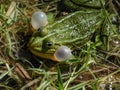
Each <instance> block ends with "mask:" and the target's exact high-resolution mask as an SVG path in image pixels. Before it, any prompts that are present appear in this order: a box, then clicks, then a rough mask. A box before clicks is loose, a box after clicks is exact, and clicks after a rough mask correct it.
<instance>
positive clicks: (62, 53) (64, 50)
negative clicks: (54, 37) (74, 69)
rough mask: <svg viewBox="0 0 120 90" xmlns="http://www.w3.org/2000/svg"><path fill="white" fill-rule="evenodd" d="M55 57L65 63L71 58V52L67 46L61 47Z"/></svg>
mask: <svg viewBox="0 0 120 90" xmlns="http://www.w3.org/2000/svg"><path fill="white" fill-rule="evenodd" d="M54 55H55V57H56V58H57V59H59V60H61V61H64V60H66V59H69V58H70V56H71V50H70V48H68V47H67V46H61V47H59V48H58V49H57V50H56V52H55V54H54Z"/></svg>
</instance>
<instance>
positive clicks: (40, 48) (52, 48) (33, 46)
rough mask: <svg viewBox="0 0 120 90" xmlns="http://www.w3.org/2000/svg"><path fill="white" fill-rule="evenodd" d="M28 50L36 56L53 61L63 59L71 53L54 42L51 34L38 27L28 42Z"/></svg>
mask: <svg viewBox="0 0 120 90" xmlns="http://www.w3.org/2000/svg"><path fill="white" fill-rule="evenodd" d="M28 47H29V50H30V51H31V52H32V53H33V54H35V55H36V56H38V57H42V58H47V59H51V60H54V61H58V62H59V61H64V60H66V59H68V58H69V57H70V55H71V50H70V49H69V48H68V47H66V46H62V45H60V44H58V43H56V42H55V38H52V35H51V34H47V33H46V32H45V30H41V29H39V30H38V31H37V32H35V33H34V34H33V36H32V37H31V38H30V41H29V43H28Z"/></svg>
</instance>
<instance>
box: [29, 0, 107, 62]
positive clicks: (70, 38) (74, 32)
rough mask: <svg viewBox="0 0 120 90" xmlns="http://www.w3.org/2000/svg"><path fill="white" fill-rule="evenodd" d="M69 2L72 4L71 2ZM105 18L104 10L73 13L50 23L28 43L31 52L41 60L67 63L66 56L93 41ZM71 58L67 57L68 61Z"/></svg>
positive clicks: (40, 29) (39, 30)
mask: <svg viewBox="0 0 120 90" xmlns="http://www.w3.org/2000/svg"><path fill="white" fill-rule="evenodd" d="M67 1H69V2H70V3H71V0H67ZM75 1H77V0H75ZM82 1H84V0H82ZM85 1H88V0H85ZM89 1H91V2H90V3H92V2H93V3H94V2H96V0H89ZM97 1H98V0H97ZM98 4H100V3H98ZM98 4H96V5H98ZM86 5H87V4H86ZM86 5H85V6H86ZM88 5H89V4H88ZM98 6H100V5H98ZM95 7H96V6H95ZM92 8H93V6H92ZM104 18H105V17H104V14H103V10H101V9H97V10H93V9H92V10H80V11H75V12H72V13H70V14H69V15H67V16H65V17H62V18H60V19H59V20H57V21H55V22H54V23H52V24H51V23H50V24H47V25H46V26H44V27H42V28H39V29H38V31H36V32H35V33H34V34H33V35H32V37H31V38H30V41H29V43H28V47H29V50H30V51H31V52H32V53H33V54H34V55H36V56H38V57H41V58H46V59H50V60H53V61H58V62H61V61H65V59H66V58H64V57H65V56H70V55H72V53H70V51H71V52H72V51H73V50H74V49H75V48H78V47H81V46H83V45H85V44H86V43H87V42H88V41H89V40H90V39H91V37H92V36H93V33H94V32H95V31H96V30H97V29H98V28H99V27H100V24H101V23H102V21H103V19H104ZM61 46H62V47H61ZM64 46H65V47H67V48H65V47H64ZM60 47H61V48H60ZM64 48H65V49H66V50H64ZM60 49H63V50H60ZM59 50H60V51H59ZM56 53H57V54H58V55H56ZM67 53H68V54H67ZM69 53H70V54H69ZM66 54H67V55H66ZM59 55H61V58H59ZM62 55H63V60H62ZM69 58H70V57H67V59H69Z"/></svg>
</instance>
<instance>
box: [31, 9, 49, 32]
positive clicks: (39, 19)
mask: <svg viewBox="0 0 120 90" xmlns="http://www.w3.org/2000/svg"><path fill="white" fill-rule="evenodd" d="M47 23H48V20H47V16H46V14H45V13H44V12H42V11H37V12H35V13H34V14H33V15H32V18H31V24H32V26H33V28H34V29H36V30H37V29H39V28H41V27H43V26H46V25H47Z"/></svg>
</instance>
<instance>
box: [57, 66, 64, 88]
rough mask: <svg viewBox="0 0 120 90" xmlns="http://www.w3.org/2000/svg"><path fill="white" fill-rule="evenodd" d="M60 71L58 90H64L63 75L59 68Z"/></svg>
mask: <svg viewBox="0 0 120 90" xmlns="http://www.w3.org/2000/svg"><path fill="white" fill-rule="evenodd" d="M57 70H58V86H59V87H58V90H64V89H63V81H62V75H61V71H60V68H59V66H58V67H57Z"/></svg>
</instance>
